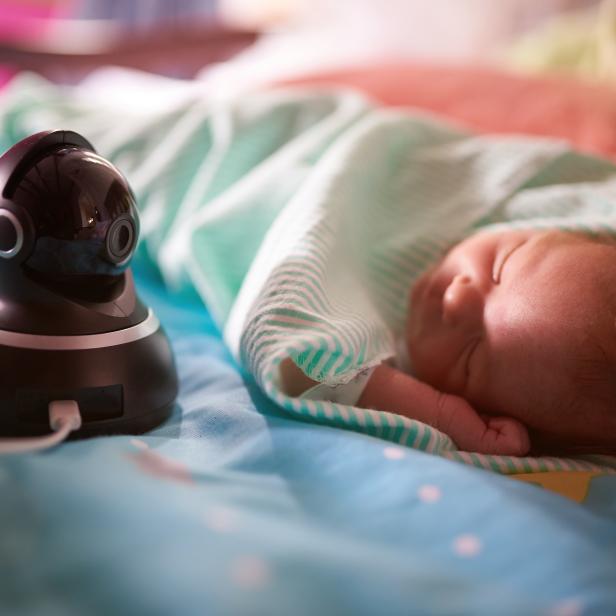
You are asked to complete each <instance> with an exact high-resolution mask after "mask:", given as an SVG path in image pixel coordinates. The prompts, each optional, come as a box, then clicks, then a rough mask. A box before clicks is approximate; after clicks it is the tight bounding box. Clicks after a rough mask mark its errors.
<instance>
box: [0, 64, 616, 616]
mask: <svg viewBox="0 0 616 616" xmlns="http://www.w3.org/2000/svg"><path fill="white" fill-rule="evenodd" d="M490 79H492V80H493V81H492V82H491V83H492V86H490ZM413 80H415V81H413ZM302 81H303V83H304V85H305V84H306V83H308V82H309V83H316V82H319V83H321V84H324V83H325V84H331V83H333V82H335V83H344V84H346V85H350V86H355V87H359V88H361V89H363V90H364V91H367V92H368V93H369V94H370V95H372V96H373V97H375V98H377V99H378V98H379V97H381V100H382V101H383V102H385V103H391V104H397V105H411V106H420V107H421V106H423V107H425V108H429V109H432V110H435V111H437V112H441V113H445V114H447V115H448V116H450V117H453V118H454V119H457V120H458V121H462V122H466V123H468V124H470V125H473V126H474V127H475V128H477V129H480V130H486V131H492V132H493V131H495V130H502V131H504V130H510V131H513V132H531V133H535V134H550V135H554V134H557V135H559V136H561V137H563V138H566V139H569V140H570V141H572V142H574V143H576V144H577V145H578V146H579V147H581V148H582V149H584V150H588V151H591V152H595V153H601V154H603V155H607V156H613V155H614V154H615V152H616V148H615V147H614V132H615V130H616V129H614V126H616V124H614V123H613V111H612V110H613V109H614V106H613V103H614V102H616V101H615V98H616V95H615V94H614V93H612V92H611V91H610V90H604V89H601V88H599V87H594V86H593V87H592V88H590V87H589V88H590V89H589V90H586V89H584V88H580V87H578V86H577V85H574V84H568V83H567V82H553V83H552V82H546V81H539V80H528V79H522V78H516V77H511V76H506V75H502V74H492V73H485V72H481V73H480V74H477V73H475V72H474V71H470V72H465V71H459V70H457V69H434V68H432V69H430V68H426V67H417V66H400V65H398V66H389V67H377V68H374V69H371V70H363V71H354V72H351V73H347V74H345V73H337V74H332V75H321V76H312V77H309V78H305V79H303V80H302ZM497 82H498V84H499V85H498V87H496V86H495V84H496V83H497ZM396 84H398V85H396ZM399 84H407V85H406V88H405V87H400V86H399ZM412 84H420V85H421V88H419V87H412ZM447 84H449V87H447ZM505 86H507V87H508V88H509V89H507V87H505ZM482 88H483V90H482ZM512 91H516V92H518V94H517V96H518V101H519V104H518V105H516V110H518V112H517V113H509V112H508V110H509V109H510V107H509V102H510V97H511V92H512ZM395 92H397V94H396V95H394V93H395ZM477 92H489V93H490V97H491V98H490V105H489V108H490V109H492V110H494V113H493V115H490V116H488V114H486V113H485V106H483V105H484V103H485V100H483V99H484V98H485V97H483V96H482V97H478V96H477V95H475V96H473V93H477ZM387 93H389V94H387ZM430 93H431V95H430ZM499 93H500V95H499ZM540 93H542V94H540ZM464 94H466V95H467V96H464ZM548 95H549V96H551V97H552V98H551V100H552V101H556V102H558V101H562V100H563V98H565V97H566V100H567V104H566V105H564V106H563V105H559V108H560V109H564V110H566V111H563V114H564V116H565V118H564V120H563V121H562V122H561V123H560V128H558V126H556V123H554V122H553V121H552V120H553V118H554V114H553V112H552V109H553V107H551V106H550V105H547V104H546V103H545V101H546V96H548ZM388 97H389V98H388ZM422 100H423V101H424V103H423V105H422ZM478 100H479V101H483V102H482V106H483V109H484V112H481V111H477V110H475V111H473V110H472V107H473V101H478ZM0 104H1V101H0ZM521 110H524V113H522V111H521ZM488 118H489V120H488ZM512 118H517V120H515V119H512ZM520 118H522V119H520ZM572 118H574V119H573V120H572ZM44 119H45V118H41V119H40V120H41V121H43V120H44ZM482 122H483V124H482ZM516 122H517V124H516ZM563 127H564V128H563ZM559 131H560V132H559ZM129 179H130V178H129ZM134 269H135V274H136V281H137V285H138V288H139V291H140V293H141V295H142V297H143V298H144V299H145V301H146V302H147V303H149V304H150V305H151V306H152V307H153V308H154V309H155V311H156V312H157V314H158V316H159V318H160V320H161V322H162V323H163V325H164V327H165V328H166V330H167V332H168V334H169V336H170V338H171V341H172V345H173V348H174V351H175V355H176V360H177V367H178V372H179V376H180V383H181V384H180V395H179V398H178V403H177V406H176V408H175V410H174V413H173V415H172V417H171V418H170V420H169V421H167V422H166V423H165V424H164V425H162V426H161V427H159V428H158V429H156V430H154V431H152V432H149V433H148V434H145V435H140V436H116V437H105V438H96V439H90V440H86V441H76V442H69V443H67V444H65V445H63V446H62V447H59V448H58V449H55V450H53V451H50V452H47V453H44V454H38V455H22V456H13V457H6V458H3V459H2V460H0V486H1V487H2V489H3V490H2V494H3V495H2V498H1V500H0V516H1V520H0V521H1V523H2V533H1V534H0V566H1V567H2V576H1V577H0V605H1V607H2V610H3V612H5V613H7V614H45V615H47V614H58V615H60V614H62V615H64V614H84V613H88V614H90V613H92V614H108V613H113V614H169V613H177V614H236V613H237V614H268V615H270V614H289V613H294V614H315V613H323V614H344V613H350V614H374V613H388V614H428V613H429V614H486V615H487V614H512V615H514V614H516V615H517V614H552V615H561V616H564V615H567V616H570V615H574V614H575V615H577V614H609V613H612V612H614V611H616V589H615V588H614V585H613V580H614V579H616V522H615V521H614V520H616V476H615V475H609V474H602V473H595V472H589V471H586V470H579V471H571V472H566V473H565V472H563V473H542V472H538V473H533V474H530V475H525V476H518V477H517V479H519V480H516V479H513V478H511V477H506V476H502V475H499V474H497V473H492V472H486V471H484V470H479V469H476V468H473V467H472V466H469V465H464V464H460V463H457V462H452V461H449V460H446V459H443V458H440V457H437V456H432V455H429V454H426V453H423V452H421V451H416V450H413V449H409V448H404V447H400V446H398V445H394V444H392V443H389V442H386V441H383V440H381V439H378V438H375V437H371V436H367V435H365V434H359V433H356V432H351V431H345V430H339V429H334V428H332V427H328V426H321V425H316V424H314V423H312V422H307V421H300V420H298V418H296V417H290V416H289V415H288V414H287V413H285V412H284V411H283V410H282V409H281V408H279V407H278V406H276V405H275V404H273V403H272V402H271V401H270V400H269V399H268V398H267V397H266V396H265V395H264V394H263V393H261V392H260V390H259V388H258V387H257V385H256V383H255V382H254V380H253V378H252V377H251V376H250V375H249V374H247V373H246V372H245V371H244V370H243V369H242V368H241V367H240V366H239V365H238V364H237V363H236V362H235V360H234V359H233V358H232V357H231V355H230V354H229V352H228V350H227V349H226V347H225V345H224V343H223V341H222V338H221V335H220V332H219V331H218V329H217V327H216V325H215V323H214V321H213V319H212V317H211V316H210V314H209V313H208V310H207V308H206V307H205V306H204V305H203V303H202V301H201V299H200V298H199V297H198V296H197V295H196V293H194V292H191V291H190V289H184V290H183V292H182V293H181V294H178V293H174V292H173V291H172V290H170V289H169V288H168V287H166V286H165V285H164V284H163V281H162V279H161V277H160V273H159V272H158V271H157V269H156V268H155V267H153V265H152V263H151V261H150V260H148V259H147V258H146V257H145V256H144V255H139V256H138V258H137V260H136V263H135V267H134ZM539 470H540V469H539ZM546 488H547V489H546Z"/></svg>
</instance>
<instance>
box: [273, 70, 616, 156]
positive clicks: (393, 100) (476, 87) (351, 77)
mask: <svg viewBox="0 0 616 616" xmlns="http://www.w3.org/2000/svg"><path fill="white" fill-rule="evenodd" d="M290 84H292V85H301V86H306V85H311V86H317V85H319V86H327V87H330V86H333V85H336V86H350V87H354V88H358V89H360V90H362V91H364V92H366V93H367V94H369V95H370V96H371V97H373V98H374V99H376V100H377V101H379V102H381V103H382V104H384V105H389V106H403V107H416V108H420V109H426V110H429V111H432V112H435V113H438V114H441V115H444V116H447V117H449V118H451V119H453V120H456V121H457V122H460V123H462V124H464V125H466V126H468V127H470V128H472V129H474V130H477V131H479V132H484V133H524V134H530V135H539V136H546V137H555V138H559V139H565V140H567V141H568V142H570V143H571V144H572V145H573V146H574V147H576V148H578V149H580V150H582V151H585V152H589V153H592V154H599V155H602V156H606V157H609V158H612V159H616V89H615V88H613V87H609V86H603V85H598V84H589V83H581V82H579V81H576V80H573V79H563V78H549V79H548V78H529V77H522V76H517V75H513V74H508V73H505V72H502V71H498V70H494V69H489V68H478V67H466V68H464V67H459V66H458V67H453V66H429V65H421V64H411V63H388V64H381V65H375V66H372V67H364V68H355V69H349V70H339V71H329V72H320V73H314V74H312V75H305V76H303V77H298V78H296V79H293V80H287V81H285V82H283V85H290ZM277 85H280V82H278V84H277Z"/></svg>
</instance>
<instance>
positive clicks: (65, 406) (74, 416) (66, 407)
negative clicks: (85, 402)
mask: <svg viewBox="0 0 616 616" xmlns="http://www.w3.org/2000/svg"><path fill="white" fill-rule="evenodd" d="M66 423H68V424H70V426H71V432H73V431H75V430H79V428H81V414H80V413H79V405H78V404H77V402H75V400H54V401H53V402H50V403H49V425H50V426H51V429H52V430H53V431H54V432H57V431H58V430H60V429H61V428H62V427H63V426H64V425H65V424H66Z"/></svg>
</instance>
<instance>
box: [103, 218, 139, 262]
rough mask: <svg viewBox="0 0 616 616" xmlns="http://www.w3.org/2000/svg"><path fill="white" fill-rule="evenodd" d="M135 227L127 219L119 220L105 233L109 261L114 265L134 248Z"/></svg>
mask: <svg viewBox="0 0 616 616" xmlns="http://www.w3.org/2000/svg"><path fill="white" fill-rule="evenodd" d="M135 240H136V235H135V227H134V225H133V222H132V221H131V220H130V219H129V218H119V219H117V220H114V222H113V223H112V224H111V226H110V227H109V230H108V231H107V238H106V242H105V243H106V245H107V252H108V254H109V257H110V259H111V260H112V261H113V262H114V263H120V262H121V261H124V260H125V259H126V258H127V257H128V256H129V255H130V253H131V251H132V250H133V248H134V246H135Z"/></svg>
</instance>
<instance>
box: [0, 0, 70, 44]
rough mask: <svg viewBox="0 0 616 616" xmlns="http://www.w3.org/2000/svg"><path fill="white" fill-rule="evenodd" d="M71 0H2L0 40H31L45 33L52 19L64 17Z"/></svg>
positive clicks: (68, 9)
mask: <svg viewBox="0 0 616 616" xmlns="http://www.w3.org/2000/svg"><path fill="white" fill-rule="evenodd" d="M73 4H74V2H73V1H72V0H56V1H53V0H47V1H45V0H38V1H34V0H29V1H28V0H3V1H2V4H1V5H0V40H3V41H22V40H33V39H37V38H38V37H40V36H42V35H43V34H45V33H46V32H47V30H48V28H49V27H50V24H51V23H53V20H54V19H58V18H63V17H66V15H67V14H68V12H69V11H70V9H71V8H72V6H73Z"/></svg>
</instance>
